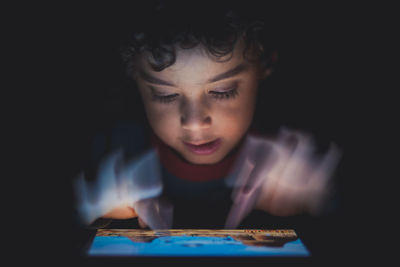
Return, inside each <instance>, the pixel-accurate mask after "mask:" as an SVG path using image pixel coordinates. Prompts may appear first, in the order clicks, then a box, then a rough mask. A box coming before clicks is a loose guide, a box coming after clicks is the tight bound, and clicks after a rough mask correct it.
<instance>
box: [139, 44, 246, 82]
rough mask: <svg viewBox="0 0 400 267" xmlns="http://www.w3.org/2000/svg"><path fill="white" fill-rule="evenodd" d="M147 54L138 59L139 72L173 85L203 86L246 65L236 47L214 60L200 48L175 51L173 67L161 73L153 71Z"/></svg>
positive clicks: (240, 49)
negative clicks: (226, 72)
mask: <svg viewBox="0 0 400 267" xmlns="http://www.w3.org/2000/svg"><path fill="white" fill-rule="evenodd" d="M148 56H149V54H143V55H141V56H140V58H139V64H140V65H139V66H137V67H138V68H139V69H140V70H141V71H145V72H147V73H149V74H151V75H153V76H156V77H158V78H160V79H163V80H167V81H171V82H172V83H175V84H184V83H191V84H204V83H205V82H206V81H209V80H210V79H212V78H213V77H215V75H216V74H219V73H223V72H224V71H227V70H230V69H232V68H234V67H236V66H239V65H240V64H248V62H247V61H246V60H245V58H244V55H243V49H242V47H241V46H240V45H237V46H236V47H235V49H234V50H233V53H231V54H228V55H226V56H224V57H221V58H216V57H214V56H212V55H210V54H209V53H207V51H206V50H205V49H204V48H203V47H202V46H196V47H194V48H191V49H176V61H175V63H174V64H173V65H171V66H169V67H167V68H165V69H164V70H162V71H159V72H157V71H154V70H153V69H152V68H151V66H150V63H149V61H148Z"/></svg>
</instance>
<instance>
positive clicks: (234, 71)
mask: <svg viewBox="0 0 400 267" xmlns="http://www.w3.org/2000/svg"><path fill="white" fill-rule="evenodd" d="M247 67H248V66H247V64H244V63H241V64H239V65H237V66H236V67H234V68H232V69H230V70H228V71H225V72H223V73H220V74H218V75H216V76H214V77H213V78H211V79H209V80H208V81H207V82H208V83H213V82H217V81H220V80H224V79H227V78H231V77H233V76H236V75H238V74H239V73H241V72H243V71H245V70H247Z"/></svg>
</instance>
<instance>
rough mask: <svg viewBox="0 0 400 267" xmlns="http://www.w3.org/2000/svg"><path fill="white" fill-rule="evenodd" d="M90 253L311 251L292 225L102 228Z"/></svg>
mask: <svg viewBox="0 0 400 267" xmlns="http://www.w3.org/2000/svg"><path fill="white" fill-rule="evenodd" d="M88 255H89V256H132V257H141V256H145V257H146V256H147V257H157V256H162V257H168V256H171V257H185V256H189V257H190V256H194V257H202V256H204V257H218V256H221V257H241V256H245V257H246V256H256V257H257V256H282V257H290V256H295V257H307V256H310V253H309V251H308V250H307V248H306V247H305V246H304V244H303V243H302V241H301V240H300V239H299V237H298V236H297V234H296V232H295V231H294V230H291V229H282V230H262V229H251V230H250V229H249V230H211V229H169V230H138V229H100V230H98V231H97V233H96V235H95V237H94V239H93V242H92V244H91V246H90V248H89V250H88Z"/></svg>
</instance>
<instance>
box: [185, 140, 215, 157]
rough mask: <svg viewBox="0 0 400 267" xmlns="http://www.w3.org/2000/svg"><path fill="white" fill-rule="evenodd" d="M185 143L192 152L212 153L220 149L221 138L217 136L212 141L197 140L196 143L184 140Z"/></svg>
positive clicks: (199, 153) (198, 153) (200, 153)
mask: <svg viewBox="0 0 400 267" xmlns="http://www.w3.org/2000/svg"><path fill="white" fill-rule="evenodd" d="M183 144H184V145H185V147H186V148H187V149H188V150H189V151H190V152H192V153H194V154H197V155H210V154H212V153H214V152H215V151H217V150H218V148H219V147H220V145H221V139H220V138H217V139H215V140H213V141H210V142H196V144H194V143H188V142H185V141H183Z"/></svg>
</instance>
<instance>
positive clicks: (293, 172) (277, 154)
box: [225, 129, 340, 228]
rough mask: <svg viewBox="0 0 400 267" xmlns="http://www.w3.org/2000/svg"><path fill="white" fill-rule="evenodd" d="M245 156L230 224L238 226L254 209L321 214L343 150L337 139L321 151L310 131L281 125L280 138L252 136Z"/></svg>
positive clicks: (226, 225) (282, 214) (286, 213)
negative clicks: (315, 145) (300, 130)
mask: <svg viewBox="0 0 400 267" xmlns="http://www.w3.org/2000/svg"><path fill="white" fill-rule="evenodd" d="M242 155H243V157H241V158H240V160H239V164H238V166H239V169H238V170H237V173H238V175H237V178H236V180H235V182H234V183H235V185H234V186H235V188H234V190H233V201H234V205H233V206H232V209H231V211H230V213H229V215H228V219H227V221H226V224H225V227H226V228H236V227H237V226H238V225H239V223H240V221H241V220H242V219H243V218H244V217H245V216H247V215H248V214H249V213H250V212H251V210H252V209H260V210H263V211H266V212H268V213H270V214H272V215H276V216H289V215H296V214H299V213H303V212H307V213H310V214H318V212H320V211H321V207H323V206H322V204H324V202H325V200H326V197H327V196H328V195H329V193H330V189H331V188H330V185H331V184H330V178H331V176H332V174H333V171H334V169H335V168H336V165H337V163H338V161H339V158H340V151H339V149H338V148H337V147H336V146H335V145H333V144H332V145H331V147H330V148H329V150H328V152H327V153H326V154H325V155H322V156H317V155H316V154H315V147H314V144H313V142H312V139H311V137H310V136H308V135H306V134H304V133H300V132H295V131H288V130H286V129H282V131H281V133H280V135H279V136H278V140H276V141H271V140H267V139H262V138H257V137H249V138H248V140H247V144H246V145H245V148H244V152H243V154H242Z"/></svg>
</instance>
